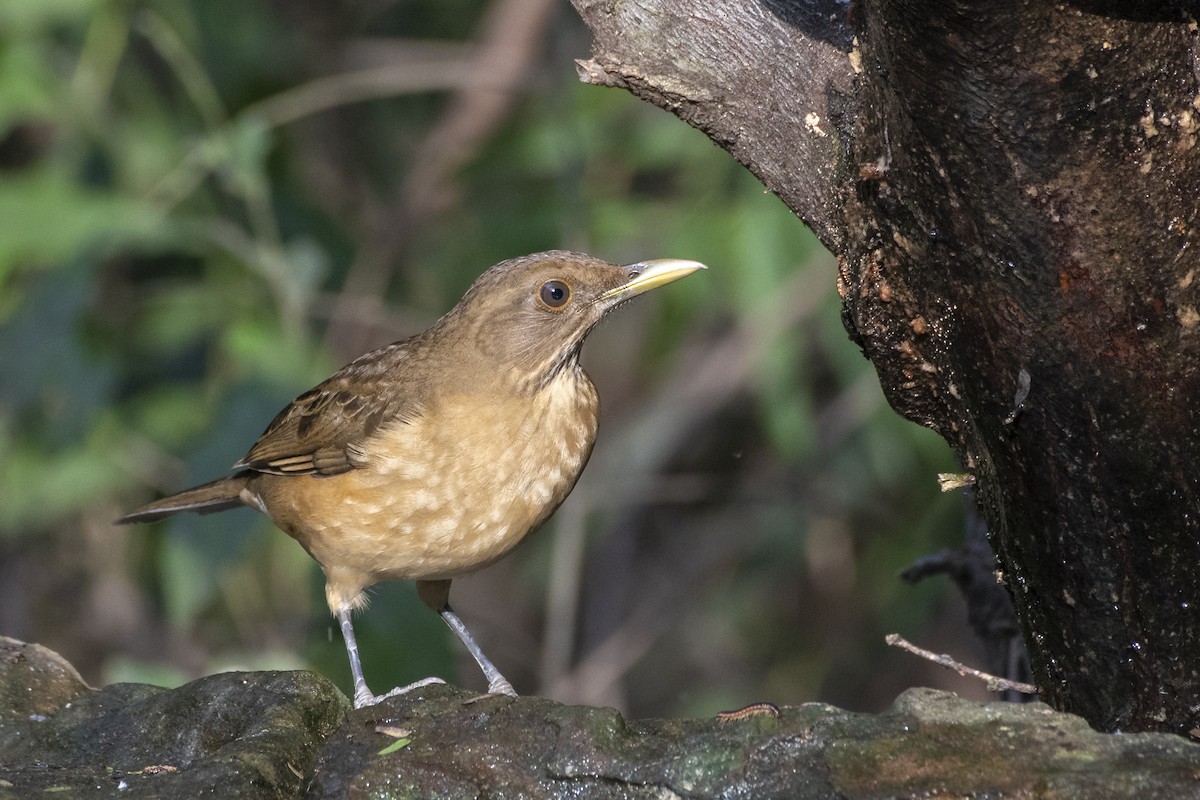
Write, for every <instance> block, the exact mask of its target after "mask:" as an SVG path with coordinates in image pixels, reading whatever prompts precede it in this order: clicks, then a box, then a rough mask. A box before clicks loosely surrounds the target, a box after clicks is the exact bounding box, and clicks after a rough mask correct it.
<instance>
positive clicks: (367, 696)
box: [354, 677, 511, 708]
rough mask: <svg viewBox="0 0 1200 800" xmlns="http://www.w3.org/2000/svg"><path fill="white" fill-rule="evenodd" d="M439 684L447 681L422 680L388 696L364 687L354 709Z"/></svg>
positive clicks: (391, 692) (356, 695)
mask: <svg viewBox="0 0 1200 800" xmlns="http://www.w3.org/2000/svg"><path fill="white" fill-rule="evenodd" d="M438 683H445V681H444V680H442V679H441V678H438V677H429V678H422V679H421V680H419V681H414V682H412V683H410V684H408V685H406V686H397V687H396V688H395V689H392V690H391V691H390V692H387V693H386V694H371V692H370V690H368V689H367V687H366V686H362V687H360V688H359V689H358V690H357V691H356V692H355V693H354V707H355V708H366V707H367V706H373V705H376V704H378V703H382V702H383V701H384V700H387V699H388V698H389V697H399V696H400V695H402V694H408V693H409V692H411V691H412V690H414V689H420V688H423V687H425V686H433V685H434V684H438ZM510 688H511V687H510Z"/></svg>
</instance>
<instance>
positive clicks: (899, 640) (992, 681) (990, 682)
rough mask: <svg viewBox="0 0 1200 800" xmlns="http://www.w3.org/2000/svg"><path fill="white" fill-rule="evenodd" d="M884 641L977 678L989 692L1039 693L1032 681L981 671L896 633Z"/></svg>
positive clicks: (960, 673)
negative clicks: (1001, 676) (1023, 681)
mask: <svg viewBox="0 0 1200 800" xmlns="http://www.w3.org/2000/svg"><path fill="white" fill-rule="evenodd" d="M884 641H886V642H887V643H888V644H889V645H891V646H892V647H899V648H900V649H901V650H907V651H908V652H910V653H912V654H913V655H915V656H920V657H921V658H923V659H925V660H927V661H932V662H933V663H935V664H937V665H938V666H941V667H945V668H946V669H952V670H954V671H955V672H957V673H958V674H959V675H962V676H963V677H964V678H978V679H979V680H981V681H984V682H985V683H986V684H987V690H988V691H989V692H1006V691H1013V692H1021V693H1022V694H1039V691H1038V687H1036V686H1034V685H1033V684H1032V683H1021V682H1020V681H1010V680H1009V679H1008V678H1000V677H997V676H995V675H991V674H989V673H987V672H981V671H980V670H977V669H974V668H972V667H968V666H967V665H965V664H963V663H961V662H959V661H955V660H954V659H953V658H951V657H950V656H948V655H946V654H945V653H943V654H941V655H938V654H937V653H934V652H931V651H929V650H926V649H924V648H921V647H917V646H916V645H915V644H913V643H912V642H910V641H908V640H907V639H905V638H904V637H903V636H901V635H900V634H898V633H889V634H888V635H887V636H886V637H884Z"/></svg>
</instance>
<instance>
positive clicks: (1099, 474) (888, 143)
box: [575, 0, 1200, 738]
mask: <svg viewBox="0 0 1200 800" xmlns="http://www.w3.org/2000/svg"><path fill="white" fill-rule="evenodd" d="M575 3H576V6H577V7H578V9H579V12H580V13H581V15H582V16H583V18H584V19H585V21H586V22H587V23H588V25H589V26H590V27H591V28H592V30H593V32H594V34H595V37H596V44H595V48H594V54H593V59H592V60H591V61H587V62H582V63H581V65H580V71H581V75H582V76H583V78H584V79H585V80H587V81H590V82H593V83H603V84H607V85H616V86H622V87H624V88H627V89H629V90H630V91H632V92H634V93H635V94H637V95H638V96H639V97H642V98H643V99H646V100H648V101H650V102H653V103H655V104H657V105H660V106H663V107H665V108H668V109H670V110H671V111H673V112H675V113H676V114H677V115H678V116H679V117H681V118H682V119H684V120H685V121H687V122H689V123H690V124H692V125H695V126H697V127H699V128H700V129H702V130H704V131H705V132H706V133H707V134H708V135H709V136H710V137H711V138H712V139H713V141H715V142H716V143H718V144H720V145H721V146H722V147H725V148H726V149H727V150H728V151H729V152H730V153H732V154H733V155H734V156H735V157H736V158H737V159H738V160H739V161H741V162H742V163H743V164H745V165H746V166H747V167H748V168H750V169H751V170H752V171H753V172H754V173H755V174H756V175H758V176H759V178H760V179H762V181H763V182H764V183H765V184H766V186H767V187H768V188H769V189H770V190H771V191H773V192H775V193H776V194H778V195H779V196H780V197H781V198H782V199H783V200H784V202H786V203H787V204H788V206H789V207H790V208H791V209H792V210H793V211H795V213H796V214H797V215H798V216H800V217H801V218H802V219H804V220H805V221H806V222H807V223H808V224H809V225H810V226H811V227H812V228H813V229H814V230H815V231H816V232H817V234H818V235H819V236H820V238H821V239H822V241H823V242H824V243H825V244H826V245H827V246H828V247H829V248H830V249H831V250H833V251H834V253H835V254H836V255H837V256H838V258H839V261H840V264H841V268H840V274H839V276H838V281H839V289H840V290H841V294H842V297H843V300H844V316H845V320H846V325H847V328H848V329H849V331H850V333H851V336H852V337H853V338H854V339H855V341H857V342H858V343H859V344H860V345H861V346H862V348H863V351H864V352H865V353H866V355H867V357H868V358H870V359H871V361H872V362H873V363H874V364H875V367H876V369H877V371H878V373H879V376H880V380H881V382H882V384H883V388H884V391H885V393H886V394H887V397H888V399H889V401H890V402H891V404H892V406H893V407H894V408H895V409H896V410H897V411H898V412H900V413H901V414H903V415H904V416H906V417H908V418H910V419H912V420H915V421H917V422H919V423H921V424H923V425H926V426H928V427H930V428H933V429H934V430H936V431H938V432H939V433H940V434H941V435H942V436H943V437H945V438H946V440H947V441H948V442H950V444H951V445H952V446H953V447H954V449H955V451H956V452H957V454H958V456H959V458H960V459H961V461H962V463H963V465H964V468H965V469H966V470H967V471H969V472H970V473H971V474H972V475H973V476H974V477H975V479H976V481H977V485H978V494H979V498H980V502H981V504H982V507H983V510H984V513H985V515H986V517H987V519H988V522H989V528H990V532H991V543H992V546H993V548H994V550H995V551H996V554H997V557H998V559H999V561H1000V566H1001V569H1002V574H1003V579H1004V580H1005V582H1006V583H1007V585H1008V587H1009V589H1010V591H1011V593H1012V595H1013V599H1014V601H1015V603H1016V607H1017V609H1018V613H1019V615H1020V617H1021V622H1022V627H1023V630H1024V632H1025V636H1026V640H1027V642H1028V644H1029V648H1030V656H1031V661H1032V665H1033V669H1034V673H1035V676H1036V678H1037V681H1038V684H1039V686H1040V687H1041V689H1042V695H1043V698H1044V699H1046V700H1047V701H1048V702H1050V703H1051V704H1052V705H1054V706H1055V707H1057V708H1059V709H1062V710H1066V711H1071V712H1074V713H1078V714H1081V715H1083V716H1084V717H1085V718H1086V719H1088V720H1089V721H1090V722H1091V723H1092V724H1093V725H1094V726H1096V727H1098V728H1101V729H1104V730H1117V729H1124V730H1151V729H1152V730H1168V731H1175V732H1178V733H1185V734H1189V733H1190V734H1191V735H1192V736H1193V737H1196V738H1200V234H1198V232H1197V223H1198V220H1197V216H1198V213H1197V212H1198V206H1200V148H1198V147H1197V135H1198V133H1200V66H1198V64H1200V44H1198V37H1197V25H1196V22H1195V20H1194V15H1195V13H1196V11H1197V9H1196V7H1195V4H1194V3H1188V4H1182V5H1181V4H1179V3H1176V4H1167V3H1164V4H1156V3H1139V4H1133V3H1130V4H1123V3H1115V2H1114V3H1106V2H1077V3H1073V4H1071V3H1051V2H1046V1H1045V0H1033V2H1016V0H1000V1H999V2H990V3H984V2H974V3H968V2H965V0H964V1H960V2H948V1H942V2H939V1H937V0H855V1H853V2H851V3H850V4H849V5H843V4H840V3H836V2H811V3H810V2H795V3H786V2H783V0H640V1H638V2H634V1H632V0H625V1H622V0H604V2H593V1H591V0H575ZM1127 7H1136V10H1135V11H1129V10H1127Z"/></svg>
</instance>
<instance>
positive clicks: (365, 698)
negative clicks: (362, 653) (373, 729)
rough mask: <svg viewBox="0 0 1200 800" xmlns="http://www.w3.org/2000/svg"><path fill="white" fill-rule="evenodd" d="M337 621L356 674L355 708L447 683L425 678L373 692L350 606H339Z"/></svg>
mask: <svg viewBox="0 0 1200 800" xmlns="http://www.w3.org/2000/svg"><path fill="white" fill-rule="evenodd" d="M337 621H338V625H340V626H341V628H342V639H343V640H344V641H345V643H346V655H347V656H349V658H350V674H351V675H353V676H354V707H355V708H364V707H366V706H373V705H375V704H376V703H378V702H380V701H381V700H386V699H387V698H389V697H395V696H396V695H400V694H404V693H405V692H410V691H412V690H413V689H419V688H421V687H422V686H429V685H430V684H433V683H445V681H444V680H442V679H441V678H424V679H423V680H419V681H416V682H415V683H410V684H408V685H407V686H397V687H396V688H395V689H392V690H391V691H390V692H388V693H387V694H381V695H376V694H371V690H370V689H368V688H367V681H366V679H365V678H363V671H362V661H361V660H360V659H359V657H358V640H357V639H355V638H354V625H353V624H352V623H351V622H350V607H349V606H340V607H339V608H338V610H337ZM493 669H494V668H493Z"/></svg>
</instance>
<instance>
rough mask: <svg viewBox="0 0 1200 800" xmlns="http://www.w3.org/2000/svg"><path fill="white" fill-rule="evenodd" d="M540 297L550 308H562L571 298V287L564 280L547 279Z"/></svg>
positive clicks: (539, 294) (539, 293)
mask: <svg viewBox="0 0 1200 800" xmlns="http://www.w3.org/2000/svg"><path fill="white" fill-rule="evenodd" d="M538 297H540V298H541V300H542V302H543V303H545V304H546V306H548V307H549V308H562V307H563V306H565V305H566V304H567V303H568V302H570V300H571V287H570V286H567V285H566V284H565V283H563V282H562V281H546V282H545V283H543V284H542V288H541V290H540V291H539V292H538Z"/></svg>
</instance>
